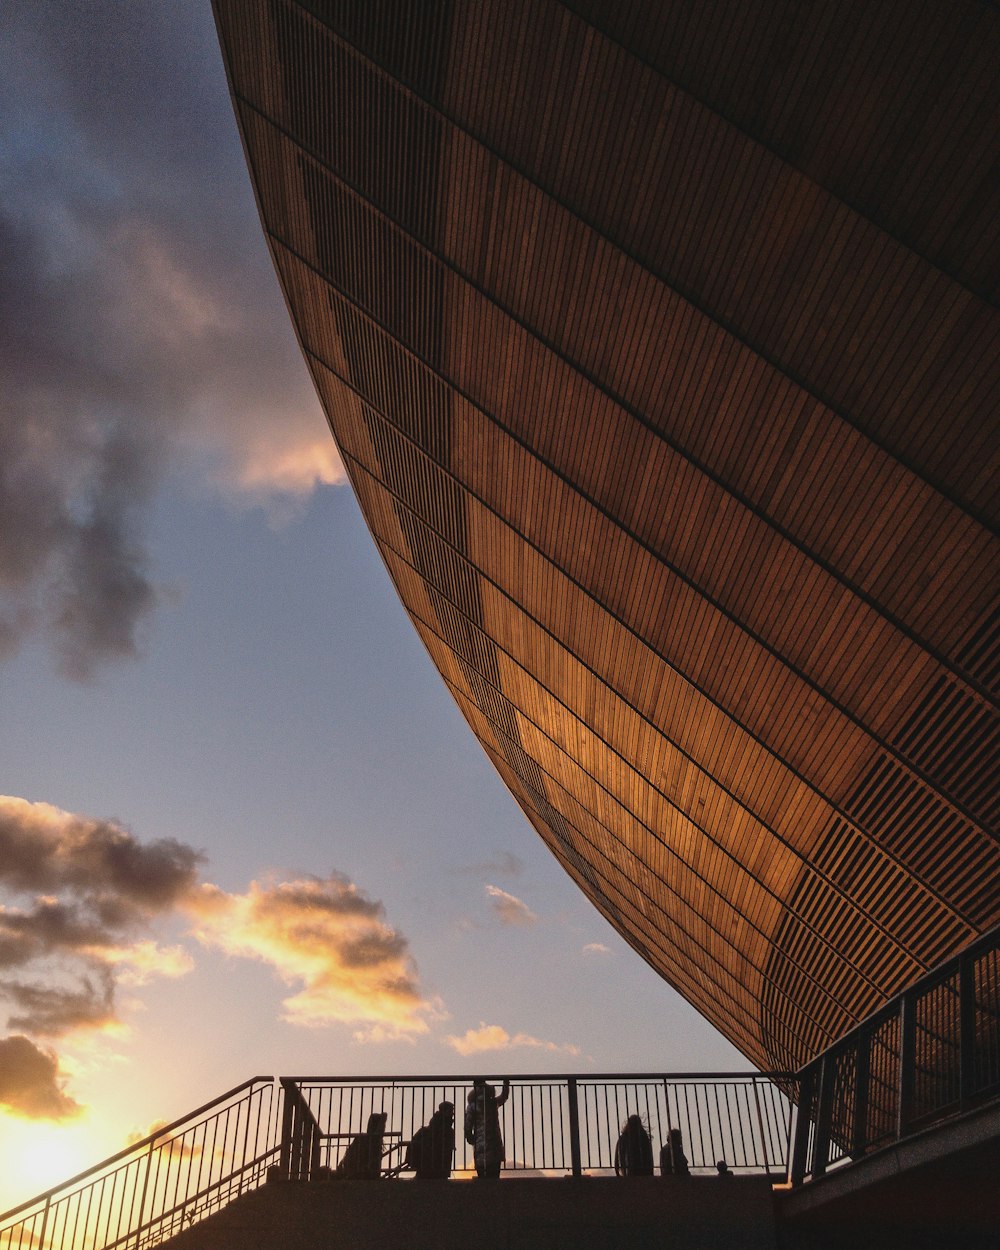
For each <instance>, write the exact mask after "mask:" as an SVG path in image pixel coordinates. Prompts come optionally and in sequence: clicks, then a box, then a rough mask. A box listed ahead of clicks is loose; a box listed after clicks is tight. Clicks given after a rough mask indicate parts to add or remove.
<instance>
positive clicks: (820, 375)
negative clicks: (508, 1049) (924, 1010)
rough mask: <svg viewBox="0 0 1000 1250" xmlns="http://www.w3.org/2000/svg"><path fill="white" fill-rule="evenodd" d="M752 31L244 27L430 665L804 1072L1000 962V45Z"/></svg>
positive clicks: (339, 415)
mask: <svg viewBox="0 0 1000 1250" xmlns="http://www.w3.org/2000/svg"><path fill="white" fill-rule="evenodd" d="M681 7H683V12H681ZM738 7H739V9H740V12H739V14H738V15H736V14H734V12H732V9H733V6H732V4H729V3H725V2H724V0H717V2H716V3H709V4H704V5H698V6H690V5H688V6H663V5H659V4H655V5H643V4H634V5H630V6H629V5H618V4H614V5H612V4H607V3H604V4H599V3H593V4H583V3H579V4H572V3H571V4H558V3H554V2H553V0H523V2H521V3H511V2H509V0H504V2H503V3H501V2H500V0H484V3H482V4H478V5H473V6H458V5H451V4H447V3H441V4H436V5H418V4H416V3H412V4H409V3H400V2H399V0H396V2H394V3H388V2H387V0H373V2H372V3H369V4H365V5H357V4H353V3H347V2H346V0H345V2H343V3H341V2H339V0H328V2H326V3H319V0H315V2H313V3H303V4H298V3H293V2H292V0H247V2H246V3H239V4H237V3H236V2H235V0H216V11H217V15H218V19H219V25H220V34H221V36H222V42H223V47H224V51H225V55H226V60H227V64H228V67H229V71H230V75H231V83H232V87H233V93H234V100H235V103H236V107H237V113H238V117H239V120H240V125H241V129H242V132H243V136H244V141H245V144H246V148H247V155H248V160H249V163H250V167H251V174H252V177H253V180H254V183H255V187H256V190H257V194H258V197H259V202H260V205H261V212H262V216H263V220H264V224H265V228H266V230H267V232H268V235H269V238H270V242H271V246H272V250H273V253H274V258H275V263H276V267H277V269H278V272H279V275H280V277H281V280H282V283H283V286H284V288H285V291H286V294H287V296H288V300H289V304H290V306H291V309H292V312H293V316H294V318H295V321H296V326H297V329H298V332H299V335H300V339H301V342H302V345H303V349H304V351H305V353H306V358H307V360H308V362H309V364H310V367H311V369H312V371H313V375H314V378H315V381H316V385H317V389H318V391H319V393H320V396H321V398H322V399H323V402H324V406H325V408H326V410H327V413H328V416H329V418H330V421H331V425H332V427H333V430H334V433H335V435H336V437H337V440H338V444H339V445H340V448H341V451H342V453H343V456H344V459H345V462H346V464H347V467H348V472H349V474H350V477H351V480H352V482H353V484H354V487H355V489H356V491H357V493H358V497H359V499H360V501H361V504H362V508H363V510H364V512H365V515H366V518H367V520H368V523H369V526H370V527H371V529H372V532H373V534H374V535H375V538H376V541H377V542H378V545H379V548H380V551H381V553H382V556H383V559H384V560H385V562H386V565H387V568H388V569H389V572H390V574H391V576H392V578H393V580H394V582H395V584H396V587H397V589H398V591H399V593H400V596H401V598H402V600H403V603H404V605H405V606H406V608H407V610H408V612H409V613H410V615H411V617H412V618H413V620H414V623H415V624H416V626H417V628H418V630H419V632H420V634H421V637H422V638H423V640H424V642H425V644H426V646H427V648H428V650H429V652H430V654H431V656H432V658H433V659H434V661H435V663H436V664H437V666H438V668H439V669H440V670H441V672H442V674H443V676H444V678H445V680H446V682H447V684H448V686H449V689H450V690H451V692H452V694H453V695H454V697H455V698H456V700H457V702H458V705H459V707H460V708H461V710H462V711H463V713H464V715H465V716H466V719H467V720H468V721H469V724H470V726H471V728H472V729H473V731H474V732H475V733H476V734H477V736H478V737H479V739H480V741H481V742H482V743H483V746H484V747H485V749H486V751H487V752H488V754H489V755H490V757H491V759H492V760H493V761H494V763H495V765H496V767H497V769H498V771H499V772H500V774H501V776H502V777H503V779H504V781H505V782H506V783H507V784H508V786H509V787H510V788H511V790H512V791H513V793H514V794H515V796H516V797H517V798H518V800H519V802H520V803H521V805H522V807H523V808H524V810H525V812H526V814H527V815H528V817H529V819H530V820H531V821H532V823H533V824H534V826H535V827H536V829H538V831H539V833H540V834H541V835H542V837H543V838H544V839H545V841H546V842H547V844H548V845H549V846H550V848H551V849H552V851H553V853H554V854H555V855H556V856H557V858H559V860H560V862H561V863H562V864H563V866H564V867H565V868H566V870H567V872H569V873H570V875H571V876H572V877H573V878H574V880H576V881H577V882H578V884H579V885H580V886H581V888H582V889H583V890H584V891H585V892H586V893H587V894H588V896H589V897H590V898H591V899H593V901H594V902H595V904H596V905H597V906H598V907H599V908H600V909H601V910H602V911H603V912H604V913H605V915H607V916H608V918H609V919H610V920H611V921H612V923H613V924H615V925H616V927H617V928H618V929H619V930H620V931H621V932H622V933H623V934H624V936H625V937H626V938H627V940H629V941H630V943H631V944H632V945H633V946H634V947H635V949H636V950H638V951H639V952H640V953H641V954H642V955H643V957H644V958H646V959H647V960H649V962H650V963H651V964H652V965H653V966H654V967H656V968H657V969H658V970H659V971H660V972H661V973H662V974H663V975H664V977H665V978H666V979H667V980H669V981H670V982H671V983H672V984H674V985H675V986H677V988H679V989H680V990H681V991H682V992H683V993H684V994H685V995H686V996H687V997H688V998H689V999H690V1000H691V1001H692V1002H693V1003H694V1004H695V1005H696V1006H697V1007H699V1009H700V1010H702V1011H703V1012H704V1014H705V1015H706V1016H708V1017H709V1018H710V1019H711V1020H712V1021H713V1023H715V1024H716V1025H717V1026H718V1027H719V1028H720V1029H721V1030H722V1031H723V1032H724V1033H726V1034H727V1036H729V1037H730V1038H731V1039H732V1040H734V1041H735V1042H736V1044H737V1045H738V1046H740V1048H741V1049H742V1050H743V1051H744V1052H745V1053H746V1054H747V1055H748V1056H749V1057H751V1058H752V1059H753V1060H754V1061H755V1062H757V1063H759V1064H761V1065H762V1066H769V1065H774V1064H777V1065H778V1066H781V1067H784V1066H788V1065H795V1064H798V1063H800V1062H802V1061H804V1060H805V1059H806V1058H807V1057H808V1056H810V1055H811V1054H814V1053H815V1052H816V1051H817V1050H818V1049H820V1048H821V1047H822V1046H824V1045H826V1044H827V1043H828V1042H829V1041H830V1040H832V1039H833V1038H835V1037H836V1036H837V1035H839V1034H840V1033H841V1032H843V1031H844V1030H845V1029H846V1028H847V1027H848V1026H849V1025H850V1024H851V1023H852V1022H853V1021H855V1020H856V1019H858V1018H859V1017H860V1016H862V1015H864V1014H865V1013H866V1012H868V1011H869V1010H871V1009H872V1008H873V1007H874V1006H876V1005H877V1004H878V1003H880V1002H881V1001H883V1000H884V999H885V998H886V997H888V996H889V995H891V994H892V993H893V992H894V991H895V990H897V989H898V988H899V987H900V986H901V985H902V984H904V983H906V982H907V981H908V980H910V979H912V978H913V977H914V976H915V975H916V974H917V973H919V972H920V971H921V970H922V969H923V968H926V967H927V966H929V965H930V964H932V963H933V962H935V961H936V960H938V959H939V958H941V957H943V956H944V955H945V954H947V953H949V952H950V951H953V950H955V949H957V948H959V947H960V946H962V945H963V944H964V943H965V942H966V941H968V939H969V938H970V937H971V936H972V935H974V934H975V933H977V932H981V931H982V930H983V929H985V928H987V927H989V926H990V925H991V924H993V923H996V921H997V919H1000V854H998V848H997V842H996V839H995V837H994V836H992V835H991V834H990V832H989V829H990V821H991V820H993V819H995V814H996V789H995V783H994V782H993V780H992V778H993V777H994V776H995V761H996V754H997V752H996V744H997V736H998V728H997V720H996V716H995V707H996V699H995V679H996V674H997V668H998V663H1000V642H998V638H997V634H996V631H995V628H993V627H992V626H991V621H992V620H993V614H992V608H993V605H994V604H995V588H996V580H995V579H996V567H997V562H996V550H995V545H994V542H993V538H992V534H991V529H995V518H994V517H993V514H992V513H991V511H990V509H991V505H992V504H993V503H994V502H995V486H994V482H995V480H996V478H995V471H996V459H997V456H996V440H995V434H996V428H995V423H994V422H992V421H991V420H990V419H989V414H990V413H991V407H990V405H991V403H992V404H993V405H994V406H995V404H996V397H997V385H996V383H997V378H998V367H1000V364H998V362H1000V351H997V348H998V346H1000V329H998V321H997V317H996V314H995V310H994V309H993V308H992V307H991V306H990V303H989V299H990V296H991V293H992V291H993V289H994V284H995V277H994V276H993V275H991V272H990V271H989V269H988V261H989V260H990V258H991V257H993V256H995V254H996V250H995V249H994V250H993V252H992V253H991V252H990V250H989V249H988V248H984V247H983V246H982V237H983V236H982V235H976V233H975V231H973V230H972V229H971V228H970V223H971V222H974V221H980V220H981V222H982V224H983V225H984V227H987V226H988V228H989V229H992V230H995V228H996V222H997V220H1000V213H997V214H994V215H993V216H992V217H989V216H987V215H984V212H983V202H984V197H986V196H987V194H988V190H989V188H988V185H987V183H986V182H985V181H984V179H983V178H982V177H981V176H980V174H979V173H978V172H977V170H978V169H979V166H978V165H977V161H976V157H975V154H976V153H977V152H978V151H979V150H980V146H981V141H982V140H981V137H982V134H983V133H984V132H985V131H988V129H989V115H990V110H991V109H995V108H996V102H997V96H996V95H994V94H992V93H991V92H990V90H989V88H988V86H987V84H986V80H985V77H984V75H985V68H984V67H985V66H987V65H988V64H989V60H988V58H987V57H986V53H985V52H984V49H985V48H987V47H988V46H989V44H990V40H993V41H994V42H995V41H996V40H997V31H998V23H997V22H996V20H990V19H988V18H986V17H984V16H983V14H982V12H981V10H980V7H979V6H977V5H975V4H966V5H965V6H964V7H963V6H962V5H958V6H956V7H955V9H954V11H953V14H952V18H951V22H950V24H948V22H947V21H946V19H945V18H942V16H941V14H940V12H939V11H938V12H936V14H935V15H933V21H929V22H928V23H927V24H926V27H919V28H918V24H917V23H916V22H915V21H914V20H913V18H912V16H911V17H909V18H908V19H907V20H906V22H905V23H903V25H902V26H901V27H900V31H899V32H898V35H897V38H896V39H895V40H894V41H893V40H885V41H883V42H882V43H881V44H878V45H877V46H873V45H871V44H869V43H865V44H864V45H863V47H864V54H863V55H862V54H861V52H860V51H859V48H860V47H861V46H862V45H860V44H858V39H859V38H860V36H859V34H858V31H863V30H867V29H868V27H869V26H870V25H871V19H870V18H866V17H864V15H863V14H861V13H859V14H858V15H856V16H857V17H858V22H855V23H854V24H853V25H852V23H851V21H850V20H849V18H848V17H844V16H842V14H843V11H844V10H845V8H848V9H849V8H851V6H850V5H847V6H845V5H843V4H838V5H834V4H833V3H832V0H831V3H828V4H820V5H817V6H810V8H811V9H814V12H813V16H812V19H811V21H810V22H809V23H804V21H803V19H802V13H803V11H804V10H803V9H802V7H801V6H798V7H797V6H794V5H793V6H790V5H789V4H787V3H780V2H779V0H757V3H756V4H751V5H743V6H738ZM854 7H857V6H854ZM863 7H864V6H862V8H863ZM886 7H892V6H886ZM675 8H676V11H673V10H674V9H675ZM993 18H994V19H995V18H996V15H995V14H994V15H993ZM942 22H944V23H945V25H947V30H946V31H945V34H946V35H947V39H945V38H944V35H942V31H941V30H940V29H939V27H941V24H942ZM736 30H739V31H741V32H743V33H742V34H741V35H740V37H739V38H737V37H736V36H735V34H734V32H735V31H736ZM776 32H777V33H776ZM723 35H724V36H725V37H723ZM751 35H752V37H750V36H751ZM713 36H714V37H713ZM945 46H947V47H948V48H949V49H950V52H949V57H950V58H951V60H950V62H949V60H948V57H944V58H942V55H941V48H942V47H945ZM963 56H965V57H966V60H965V61H964V62H963V61H962V60H961V58H962V57H963ZM880 58H881V61H880ZM984 58H985V59H984ZM772 62H773V64H774V65H775V66H776V67H777V68H776V72H775V74H774V75H773V78H774V80H775V82H779V83H781V84H783V88H782V91H778V90H777V89H776V88H775V87H774V84H773V83H769V82H765V81H764V78H765V77H766V76H765V75H762V73H761V66H762V65H763V64H768V65H769V66H770V65H771V64H772ZM959 62H961V64H962V66H963V67H964V69H966V70H968V72H967V73H965V72H963V73H962V74H961V75H960V78H961V82H960V83H959V82H956V84H955V85H954V89H953V90H951V91H950V92H948V91H946V90H945V87H944V86H943V85H942V80H941V76H942V75H943V74H944V73H945V69H946V67H947V65H948V64H952V66H954V64H956V63H959ZM994 63H996V62H994ZM755 66H756V70H755V68H754V67H755ZM832 66H835V67H836V70H837V74H836V78H837V90H836V93H835V97H836V101H835V102H836V103H837V111H836V112H835V113H831V112H830V107H829V99H827V100H825V101H824V100H823V99H820V98H819V95H820V93H821V91H822V85H823V84H824V83H826V84H827V95H828V96H829V94H830V92H829V85H830V78H831V73H832V72H833V71H832V69H831V67H832ZM970 67H971V68H970ZM928 74H930V78H929V79H927V75H928ZM886 75H887V76H888V78H887V81H890V82H891V83H892V84H893V92H894V94H893V96H892V99H893V100H894V102H895V103H894V108H896V109H897V110H898V111H901V112H902V113H903V114H905V115H906V116H907V117H908V118H909V119H910V121H911V123H912V125H911V127H910V129H900V127H899V126H898V125H896V124H895V122H894V121H893V116H894V114H893V113H892V110H887V109H886V108H885V107H884V104H885V101H884V100H883V99H882V96H881V94H880V93H881V92H882V91H883V86H880V85H879V84H882V83H883V79H884V78H885V77H886ZM922 76H923V77H922ZM925 80H926V81H925ZM928 83H929V84H930V85H928ZM866 92H867V95H865V97H864V98H865V99H866V100H867V105H866V106H865V107H862V106H861V104H859V99H860V98H861V97H860V96H859V93H862V94H864V93H866ZM935 92H937V93H938V95H939V96H940V98H941V99H944V98H945V96H946V97H947V107H944V106H942V108H941V109H939V110H938V112H939V113H940V120H939V121H937V122H935V120H934V119H935V117H936V116H937V114H935V113H934V112H933V110H930V111H929V110H928V107H927V102H928V101H931V102H933V100H934V99H935V98H936V97H935V95H934V93H935ZM977 92H978V94H977ZM834 119H835V121H836V124H834ZM918 122H919V126H918V130H919V133H920V135H921V143H920V150H919V153H918V156H919V161H918V163H919V162H923V164H922V165H921V166H920V167H921V168H923V167H924V165H926V164H927V161H928V160H930V156H929V155H928V154H929V153H930V154H931V155H933V156H934V161H933V162H932V164H933V165H934V177H933V178H930V177H929V176H928V178H926V179H924V182H923V183H922V184H921V186H922V191H921V195H920V196H919V197H914V195H913V194H911V193H910V192H908V191H907V187H908V185H909V182H910V181H912V177H911V174H912V166H913V162H914V160H915V159H917V158H916V157H915V156H914V153H913V143H912V128H913V126H917V125H918ZM959 123H961V127H960V130H959V131H956V130H955V129H954V127H956V126H959ZM935 125H937V126H938V127H939V129H940V131H941V133H938V132H936V131H934V126H935ZM852 127H853V129H852ZM949 127H950V128H951V129H950V130H949V129H948V128H949ZM932 132H933V133H932ZM956 133H961V134H962V135H963V136H964V138H963V141H962V142H961V143H956V142H955V141H954V135H955V134H956ZM946 137H947V141H945V139H946ZM935 162H936V163H935ZM918 201H919V202H918ZM994 410H995V408H994ZM942 414H946V418H947V419H943V416H942ZM991 767H992V769H993V771H992V772H991V771H990V769H991Z"/></svg>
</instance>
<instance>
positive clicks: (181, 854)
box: [0, 796, 202, 1037]
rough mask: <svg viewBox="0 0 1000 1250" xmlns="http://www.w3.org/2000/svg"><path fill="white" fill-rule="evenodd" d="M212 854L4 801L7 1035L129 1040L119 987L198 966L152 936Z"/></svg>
mask: <svg viewBox="0 0 1000 1250" xmlns="http://www.w3.org/2000/svg"><path fill="white" fill-rule="evenodd" d="M201 862H202V856H201V855H200V854H199V852H197V851H195V850H194V849H193V848H192V847H190V846H186V845H184V844H183V843H181V842H177V841H174V840H173V839H160V840H158V841H154V842H148V843H142V842H139V841H138V839H137V838H135V837H134V836H133V834H131V833H130V832H129V831H128V830H126V829H124V828H122V826H121V825H119V824H117V823H116V822H114V821H110V820H94V819H91V818H89V817H84V816H78V815H74V814H73V813H71V812H65V811H62V810H61V809H60V808H57V807H53V806H52V805H51V804H48V803H31V802H28V801H27V800H26V799H20V798H15V797H12V796H0V888H2V889H3V890H5V891H6V892H8V893H9V894H14V895H21V896H27V897H26V899H25V900H24V901H23V902H21V903H19V904H15V905H9V904H4V903H0V973H11V972H14V971H15V970H16V971H17V973H18V975H17V976H9V975H8V976H5V977H3V978H2V979H0V998H3V999H6V1000H7V1001H8V1003H10V1004H11V1014H10V1016H9V1017H8V1026H9V1027H11V1028H15V1029H17V1030H19V1031H21V1032H24V1033H28V1034H32V1035H33V1036H36V1037H63V1036H66V1035H67V1034H71V1033H82V1032H109V1031H113V1030H120V1029H121V1028H122V1025H121V1021H120V1019H119V1016H118V1012H117V1008H116V1004H115V990H116V987H117V985H118V984H126V985H143V984H145V983H146V982H148V981H149V980H150V978H152V977H153V976H166V977H177V976H182V975H183V974H184V973H185V972H187V971H189V970H190V968H191V966H192V961H191V958H190V956H189V955H188V954H187V952H185V951H184V950H182V949H181V948H179V947H177V946H167V947H164V946H160V945H158V944H157V943H156V942H155V941H154V940H153V939H152V938H151V937H149V936H148V928H149V926H150V925H151V924H152V923H153V922H154V921H155V920H156V919H157V918H159V917H166V916H170V915H172V914H174V913H175V912H176V909H177V907H178V905H179V903H180V901H181V900H182V899H184V898H185V897H187V896H188V895H190V894H191V893H192V892H193V891H194V889H195V888H196V886H197V883H198V869H199V867H200V865H201Z"/></svg>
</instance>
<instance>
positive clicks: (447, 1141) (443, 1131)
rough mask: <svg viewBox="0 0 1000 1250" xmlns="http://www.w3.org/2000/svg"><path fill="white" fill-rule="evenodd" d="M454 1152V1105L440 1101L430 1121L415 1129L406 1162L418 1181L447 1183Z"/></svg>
mask: <svg viewBox="0 0 1000 1250" xmlns="http://www.w3.org/2000/svg"><path fill="white" fill-rule="evenodd" d="M454 1153H455V1104H454V1103H453V1102H443V1103H441V1104H440V1106H439V1107H438V1109H437V1111H435V1112H434V1114H433V1115H432V1116H431V1118H430V1120H429V1121H428V1122H427V1123H426V1124H425V1125H424V1126H423V1128H418V1129H417V1131H416V1132H415V1133H414V1134H413V1137H412V1138H411V1140H410V1145H409V1147H408V1149H407V1151H406V1162H407V1163H408V1165H409V1166H410V1167H411V1168H413V1169H414V1171H415V1172H416V1174H417V1180H428V1181H429V1180H440V1181H444V1180H447V1179H448V1177H449V1176H451V1160H452V1156H453V1155H454Z"/></svg>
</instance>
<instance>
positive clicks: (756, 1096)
mask: <svg viewBox="0 0 1000 1250" xmlns="http://www.w3.org/2000/svg"><path fill="white" fill-rule="evenodd" d="M751 1083H752V1085H753V1100H754V1103H755V1104H756V1106H757V1127H758V1128H759V1129H760V1148H761V1150H762V1151H763V1152H764V1172H765V1174H766V1175H767V1176H770V1175H771V1159H770V1156H769V1154H768V1149H767V1138H766V1137H765V1135H764V1117H763V1115H761V1110H760V1094H759V1093H758V1091H757V1078H756V1077H754V1078H753V1081H752V1082H751ZM754 1154H755V1156H756V1152H754ZM754 1162H755V1163H756V1162H757V1159H756V1157H755V1158H754Z"/></svg>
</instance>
